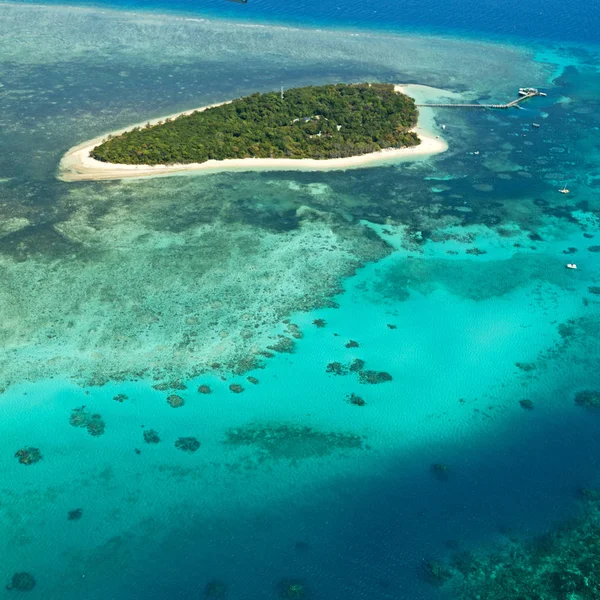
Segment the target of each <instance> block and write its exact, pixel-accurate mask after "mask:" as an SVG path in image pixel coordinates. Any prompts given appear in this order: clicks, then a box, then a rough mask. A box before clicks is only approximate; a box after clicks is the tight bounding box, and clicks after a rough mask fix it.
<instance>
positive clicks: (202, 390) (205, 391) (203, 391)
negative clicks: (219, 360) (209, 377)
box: [198, 385, 212, 394]
mask: <svg viewBox="0 0 600 600" xmlns="http://www.w3.org/2000/svg"><path fill="white" fill-rule="evenodd" d="M198 392H200V393H201V394H210V393H211V392H212V390H211V389H210V387H209V386H208V385H201V386H198Z"/></svg>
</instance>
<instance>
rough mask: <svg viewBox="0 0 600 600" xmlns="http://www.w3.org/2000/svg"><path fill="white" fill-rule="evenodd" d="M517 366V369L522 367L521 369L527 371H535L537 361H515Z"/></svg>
mask: <svg viewBox="0 0 600 600" xmlns="http://www.w3.org/2000/svg"><path fill="white" fill-rule="evenodd" d="M515 367H517V369H521V371H525V373H529V372H530V371H535V369H536V366H535V363H522V362H518V363H515Z"/></svg>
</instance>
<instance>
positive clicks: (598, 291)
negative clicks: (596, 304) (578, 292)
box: [588, 285, 600, 296]
mask: <svg viewBox="0 0 600 600" xmlns="http://www.w3.org/2000/svg"><path fill="white" fill-rule="evenodd" d="M588 292H589V293H590V294H594V295H595V296H599V295H600V286H598V285H590V286H589V287H588Z"/></svg>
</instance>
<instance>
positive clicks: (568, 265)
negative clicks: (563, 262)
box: [567, 263, 577, 269]
mask: <svg viewBox="0 0 600 600" xmlns="http://www.w3.org/2000/svg"><path fill="white" fill-rule="evenodd" d="M576 268H577V265H576V264H575V263H567V269H576Z"/></svg>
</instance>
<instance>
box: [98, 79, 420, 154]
mask: <svg viewBox="0 0 600 600" xmlns="http://www.w3.org/2000/svg"><path fill="white" fill-rule="evenodd" d="M417 117H418V111H417V107H416V106H415V102H414V100H413V99H412V98H409V97H408V96H406V95H405V94H401V93H399V92H396V91H395V89H394V86H393V85H390V84H359V85H346V84H336V85H322V86H318V87H313V86H309V87H301V88H293V89H290V90H287V91H286V92H285V93H277V92H269V93H266V94H259V93H256V94H252V95H250V96H246V97H245V98H239V99H237V100H234V101H233V102H229V103H227V104H221V105H220V106H213V107H212V108H209V109H207V110H204V111H197V112H194V113H192V114H189V115H183V116H181V117H179V118H177V119H174V120H172V119H167V120H166V121H164V122H162V123H159V124H158V125H155V126H151V125H147V126H146V127H143V128H140V127H136V128H134V129H133V130H131V131H127V132H125V133H122V134H121V135H119V136H116V137H110V139H107V140H106V142H104V143H103V144H100V145H99V146H97V147H96V148H94V149H93V150H92V152H91V156H92V157H93V158H95V159H96V160H99V161H102V162H110V163H117V164H128V165H170V164H189V163H203V162H205V161H207V160H227V159H232V158H296V159H302V158H315V159H321V160H323V159H331V158H344V157H347V156H356V155H357V154H368V153H370V152H379V151H380V150H383V149H385V148H399V147H408V146H416V145H418V144H419V141H420V140H419V137H418V136H417V134H416V133H414V132H413V131H410V130H411V129H412V128H413V127H414V126H415V125H416V124H417Z"/></svg>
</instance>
